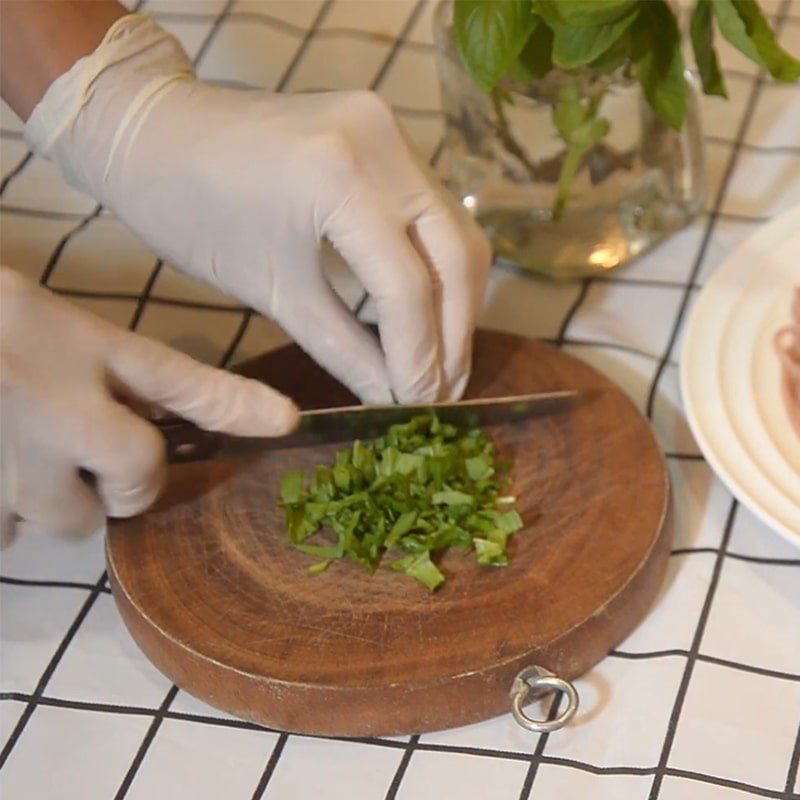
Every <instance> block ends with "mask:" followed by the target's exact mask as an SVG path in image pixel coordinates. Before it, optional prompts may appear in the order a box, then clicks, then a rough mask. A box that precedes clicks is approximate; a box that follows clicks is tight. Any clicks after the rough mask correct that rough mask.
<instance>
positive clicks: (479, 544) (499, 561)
mask: <svg viewBox="0 0 800 800" xmlns="http://www.w3.org/2000/svg"><path fill="white" fill-rule="evenodd" d="M473 541H474V542H475V552H476V553H477V558H478V563H479V564H484V565H487V566H488V565H492V566H505V565H506V564H508V556H507V555H506V553H505V548H504V547H503V546H502V545H501V544H499V543H498V542H493V541H492V540H491V539H474V540H473Z"/></svg>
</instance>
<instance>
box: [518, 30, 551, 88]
mask: <svg viewBox="0 0 800 800" xmlns="http://www.w3.org/2000/svg"><path fill="white" fill-rule="evenodd" d="M533 19H534V25H535V27H534V29H533V31H532V33H531V34H530V36H529V37H528V41H527V42H526V43H525V46H524V47H523V48H522V52H521V53H520V54H519V57H518V58H517V60H516V61H515V62H514V63H513V64H512V65H511V69H510V71H511V75H512V77H513V78H515V79H516V80H518V81H520V82H521V83H527V82H529V81H532V80H535V79H537V78H543V77H544V76H545V75H547V73H548V72H550V70H551V69H553V31H552V30H551V29H550V27H549V26H548V25H547V24H545V22H544V21H542V20H541V19H539V18H538V17H534V18H533Z"/></svg>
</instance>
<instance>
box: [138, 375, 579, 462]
mask: <svg viewBox="0 0 800 800" xmlns="http://www.w3.org/2000/svg"><path fill="white" fill-rule="evenodd" d="M582 399H583V395H582V394H581V393H580V392H578V391H575V390H571V389H567V390H562V391H553V392H536V393H533V394H524V395H516V396H513V397H490V398H476V399H470V400H461V401H459V402H457V403H430V404H427V405H411V406H401V405H392V406H347V407H343V408H324V409H318V410H312V411H301V412H300V424H299V426H298V428H297V430H296V431H294V432H293V433H291V434H289V435H288V436H281V437H278V438H266V437H244V436H231V435H228V434H221V433H214V432H212V431H205V430H202V429H201V428H198V427H197V426H196V425H194V424H193V423H191V422H188V421H187V420H184V419H179V418H175V417H170V418H166V419H161V420H155V421H154V423H155V425H156V426H157V427H158V429H159V430H160V431H161V433H162V434H163V435H164V438H165V439H166V443H167V461H168V462H169V463H171V464H179V463H184V462H189V461H203V460H206V459H208V458H212V457H214V456H215V455H218V454H223V453H225V454H227V453H253V452H259V451H268V450H286V449H291V448H294V447H304V446H309V445H313V444H327V443H330V442H342V441H347V440H353V439H373V438H375V437H377V436H381V435H382V434H384V433H385V432H386V429H387V428H388V427H389V426H390V425H395V424H398V423H399V424H402V423H405V422H408V421H409V420H410V419H411V418H412V417H415V416H417V415H419V414H427V413H434V414H436V415H437V416H438V417H439V419H440V420H441V421H442V422H445V423H449V424H453V425H458V426H460V427H467V428H475V427H486V426H490V425H500V424H503V423H507V422H518V421H521V420H523V419H527V418H529V417H532V416H542V415H546V414H554V413H557V412H560V411H564V410H566V409H568V408H571V407H572V406H574V405H576V404H577V403H579V402H580V401H581V400H582Z"/></svg>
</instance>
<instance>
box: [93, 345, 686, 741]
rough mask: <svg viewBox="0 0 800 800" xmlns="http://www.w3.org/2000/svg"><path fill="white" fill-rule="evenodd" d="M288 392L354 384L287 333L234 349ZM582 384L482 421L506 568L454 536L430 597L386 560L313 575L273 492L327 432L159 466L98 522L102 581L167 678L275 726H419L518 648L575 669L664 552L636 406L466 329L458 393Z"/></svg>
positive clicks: (661, 497) (310, 729)
mask: <svg viewBox="0 0 800 800" xmlns="http://www.w3.org/2000/svg"><path fill="white" fill-rule="evenodd" d="M243 371H244V372H245V373H246V374H249V375H251V376H255V377H258V378H260V379H263V380H266V381H269V382H270V383H272V384H273V385H274V386H276V387H277V388H279V389H281V390H283V391H285V392H287V393H288V394H291V395H292V396H293V397H295V398H296V399H297V400H298V402H299V403H300V404H301V405H302V406H304V407H309V408H310V407H322V406H328V405H334V404H349V403H352V402H353V398H352V396H351V395H350V394H349V393H348V392H347V391H346V390H345V389H343V388H342V387H341V386H340V385H339V384H337V383H336V382H335V381H333V379H331V378H329V377H328V376H327V375H326V374H325V373H324V372H323V371H322V370H321V369H320V368H319V367H317V366H316V365H314V364H313V362H311V361H310V360H309V359H308V358H307V357H306V356H305V355H303V354H302V352H301V351H300V350H299V349H298V348H296V347H294V346H290V347H287V348H284V349H282V350H279V351H276V352H274V353H272V354H268V355H266V356H264V357H263V358H260V359H257V360H255V361H254V362H251V363H250V364H249V365H247V367H246V369H244V370H243ZM568 388H579V389H585V390H593V391H592V393H591V399H590V400H589V402H587V403H585V404H584V405H582V406H580V407H577V408H574V409H572V410H570V411H568V412H564V413H561V414H556V415H552V416H549V417H542V418H535V419H530V420H528V421H526V422H524V423H517V424H515V425H503V426H498V427H496V428H493V429H491V435H492V437H493V438H494V440H495V441H496V442H497V444H498V447H499V450H500V453H501V454H502V455H504V456H509V457H511V458H513V459H514V460H515V466H514V469H513V478H514V489H513V491H514V493H515V494H517V495H518V497H519V504H518V509H519V511H520V513H521V514H522V517H523V519H524V520H525V523H526V526H525V529H524V530H523V531H521V532H520V533H518V534H517V535H515V536H514V537H512V540H511V543H510V545H509V552H510V555H511V557H512V560H511V564H510V566H508V567H506V568H486V567H480V566H478V565H477V564H476V563H475V559H474V556H473V555H471V554H465V553H463V552H462V551H454V552H451V553H448V554H446V555H445V556H444V558H443V559H442V560H441V564H440V566H441V568H442V570H443V572H444V573H445V574H446V576H447V583H446V584H445V585H444V587H442V589H441V590H440V591H438V592H437V593H436V594H434V595H430V594H429V593H428V591H427V590H426V589H425V588H424V587H423V586H422V585H421V584H417V583H416V582H415V581H412V580H410V579H409V578H406V577H405V576H403V575H400V574H399V573H396V572H393V571H391V570H389V569H388V568H382V569H379V570H378V571H377V573H376V574H375V575H374V576H369V575H368V574H367V573H365V572H364V571H363V570H362V569H361V568H360V567H359V566H357V565H355V564H351V563H349V562H345V561H342V562H337V563H334V564H332V565H331V567H329V569H328V570H327V571H326V572H324V573H322V574H320V575H316V576H309V575H308V574H307V568H308V566H309V565H310V564H311V563H313V561H314V559H313V558H312V557H309V556H306V555H303V554H301V553H298V552H296V551H294V550H293V549H292V548H291V547H290V546H289V544H288V541H287V538H286V534H285V532H284V519H283V513H282V511H281V510H280V509H278V508H277V507H276V501H277V498H278V486H279V481H280V478H281V475H282V474H283V473H284V472H286V471H287V470H293V469H298V468H311V467H312V466H313V465H314V464H315V463H317V462H320V461H323V460H325V459H327V458H330V457H331V454H332V453H333V452H334V451H335V450H336V446H333V447H331V446H321V447H318V448H313V449H300V450H292V451H271V452H269V453H264V454H263V455H257V456H250V457H235V458H219V459H216V460H214V461H208V462H203V463H195V464H187V465H181V466H176V467H174V468H171V473H170V480H169V484H168V488H167V491H166V493H165V495H164V497H163V499H162V500H161V502H160V503H159V505H158V506H157V507H156V508H155V509H153V510H152V511H150V512H149V513H147V514H146V515H144V516H142V517H139V518H136V519H132V520H126V521H121V522H116V523H114V524H112V525H111V526H110V529H109V533H108V540H107V559H108V570H109V575H110V579H111V585H112V588H113V592H114V597H115V599H116V602H117V605H118V607H119V610H120V613H121V614H122V617H123V619H124V620H125V623H126V625H127V626H128V629H129V630H130V632H131V634H132V635H133V637H134V639H135V640H136V641H137V642H138V644H139V646H140V647H141V648H142V650H143V651H144V652H145V653H146V654H147V656H148V657H149V658H150V660H151V661H152V662H153V663H154V664H155V665H156V667H158V669H160V670H161V671H162V672H163V673H164V674H165V675H166V676H167V677H169V678H170V679H171V680H172V681H174V682H175V683H177V684H178V685H179V686H180V687H182V688H183V689H185V690H186V691H188V692H190V693H191V694H193V695H195V696H197V697H199V698H201V699H202V700H205V701H206V702H208V703H210V704H211V705H212V706H216V707H217V708H220V709H223V710H225V711H228V712H230V713H232V714H235V715H237V716H239V717H243V718H245V719H249V720H253V721H256V722H260V723H263V724H265V725H268V726H271V727H275V728H281V729H284V730H289V731H298V732H304V733H313V734H327V735H343V736H363V735H380V734H383V735H390V734H402V733H410V732H423V731H429V730H435V729H441V728H447V727H452V726H456V725H462V724H466V723H469V722H475V721H478V720H481V719H485V718H488V717H491V716H495V715H498V714H501V713H503V712H505V711H507V710H508V708H509V699H508V692H509V689H510V687H511V683H512V680H513V678H514V676H515V675H516V674H517V672H518V671H519V670H520V669H522V668H524V667H526V666H528V665H531V664H539V665H542V666H544V667H546V668H548V669H550V670H552V671H553V672H555V673H556V674H557V675H559V676H561V677H564V678H567V679H570V678H574V677H576V676H578V675H580V674H581V673H583V672H584V671H585V670H587V669H588V668H589V667H591V666H592V665H593V664H595V663H596V662H597V661H599V660H600V659H601V658H603V656H605V655H606V654H607V653H608V652H609V650H611V649H612V648H613V647H614V646H615V645H616V644H618V643H619V642H620V641H621V640H622V639H624V638H625V637H626V636H627V635H628V634H629V633H630V632H631V631H632V630H633V629H634V627H635V626H636V624H637V623H638V622H639V621H640V620H641V618H642V616H643V615H644V614H645V612H646V610H647V608H648V606H649V605H650V603H651V601H652V599H653V597H654V595H655V594H656V591H657V590H658V587H659V585H660V583H661V580H662V577H663V574H664V571H665V568H666V561H667V557H668V554H669V548H670V540H671V530H670V525H669V484H668V477H667V470H666V466H665V463H664V459H663V457H662V455H661V453H660V451H659V448H658V446H657V444H656V441H655V439H654V437H653V434H652V431H651V429H650V426H649V425H648V423H647V421H646V420H645V419H644V418H643V417H642V416H641V415H640V414H639V412H638V411H637V410H636V408H635V407H634V406H633V404H632V403H631V401H630V400H629V399H628V398H627V397H626V396H625V395H624V394H623V393H622V391H621V390H620V389H619V388H618V387H616V386H615V385H614V384H612V383H611V382H610V381H608V380H607V379H606V378H604V377H603V376H601V375H600V374H599V373H598V372H596V371H595V370H594V369H592V368H590V367H588V366H587V365H585V364H584V363H582V362H581V361H578V360H577V359H575V358H572V357H570V356H568V355H566V354H564V353H562V352H560V351H558V350H555V349H552V348H550V347H547V346H545V345H542V344H538V343H536V342H533V341H528V340H525V339H521V338H518V337H515V336H511V335H505V334H500V333H490V332H481V333H479V335H478V336H477V339H476V349H475V370H474V376H473V379H472V382H471V384H470V387H469V390H468V394H470V395H472V396H486V397H491V396H500V395H509V394H517V393H522V392H530V391H538V390H541V391H545V390H555V389H568Z"/></svg>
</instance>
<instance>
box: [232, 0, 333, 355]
mask: <svg viewBox="0 0 800 800" xmlns="http://www.w3.org/2000/svg"><path fill="white" fill-rule="evenodd" d="M334 2H335V0H325V2H324V3H323V4H322V6H321V7H320V9H319V11H318V12H317V14H316V16H315V17H314V21H313V22H312V23H311V26H310V27H309V28H308V30H307V31H306V32H305V35H304V36H303V39H302V41H301V42H300V44H299V46H298V48H297V50H296V51H295V53H294V55H293V56H292V58H291V60H290V61H289V64H288V65H287V67H286V69H285V70H284V71H283V74H282V75H281V77H280V79H279V80H278V83H277V84H276V85H275V91H276V92H282V91H284V89H285V88H286V86H287V85H288V84H289V81H290V80H291V79H292V75H294V73H295V71H296V70H297V68H298V66H299V65H300V62H301V60H302V58H303V56H304V55H305V54H306V51H307V50H308V47H309V45H310V44H311V42H312V41H313V39H314V36H315V34H316V33H318V31H319V26H320V25H321V24H322V23H323V22H324V21H325V18H326V17H327V16H328V14H330V11H331V8H333V4H334ZM255 313H256V312H255V311H254V310H253V309H252V308H246V309H245V310H244V312H243V313H242V321H241V322H240V324H239V327H238V328H237V330H236V333H234V335H233V338H232V339H231V342H230V344H229V345H228V347H227V348H226V350H225V352H224V353H223V354H222V358H221V359H220V360H219V364H218V366H219V367H220V368H225V367H228V366H229V364H230V361H231V359H232V358H233V357H234V355H235V353H236V350H237V349H238V347H239V345H240V344H241V342H242V339H244V337H245V334H246V333H247V329H248V328H249V327H250V320H252V318H253V314H255Z"/></svg>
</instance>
